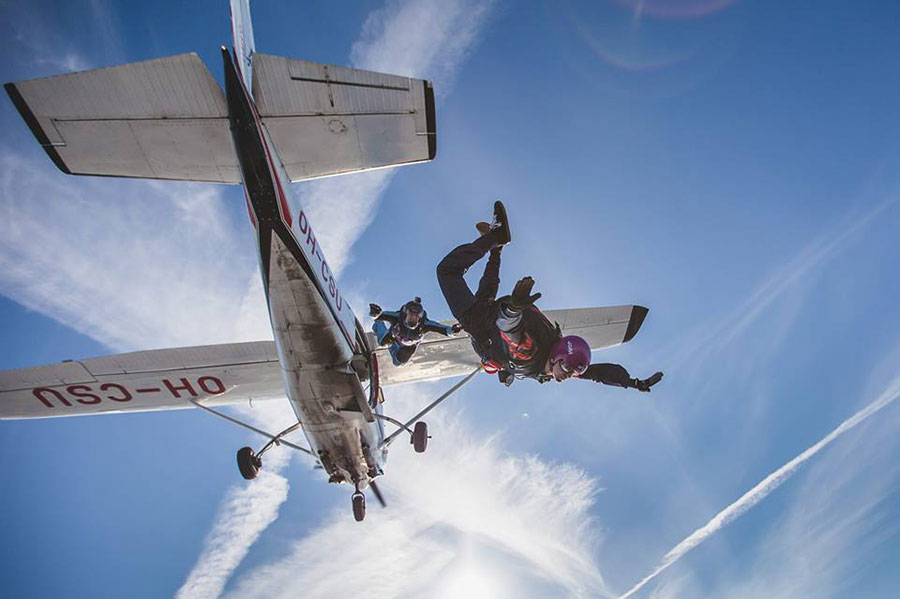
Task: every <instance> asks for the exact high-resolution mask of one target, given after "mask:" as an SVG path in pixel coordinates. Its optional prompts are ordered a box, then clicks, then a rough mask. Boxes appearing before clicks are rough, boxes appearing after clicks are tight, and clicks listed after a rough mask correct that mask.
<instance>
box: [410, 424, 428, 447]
mask: <svg viewBox="0 0 900 599" xmlns="http://www.w3.org/2000/svg"><path fill="white" fill-rule="evenodd" d="M412 444H413V449H415V450H416V453H422V452H423V451H425V448H426V447H428V425H427V424H425V423H424V422H417V423H416V426H415V427H413V434H412Z"/></svg>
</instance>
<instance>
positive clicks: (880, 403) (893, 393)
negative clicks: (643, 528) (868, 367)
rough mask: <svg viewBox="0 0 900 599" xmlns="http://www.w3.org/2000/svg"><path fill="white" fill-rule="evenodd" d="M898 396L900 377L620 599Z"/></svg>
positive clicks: (679, 547) (683, 544) (622, 598)
mask: <svg viewBox="0 0 900 599" xmlns="http://www.w3.org/2000/svg"><path fill="white" fill-rule="evenodd" d="M898 396H900V377H898V378H895V379H894V380H893V381H891V383H890V384H889V385H888V386H887V387H886V388H885V390H884V391H883V392H882V393H881V394H880V395H879V396H878V397H877V398H876V399H875V400H874V401H873V402H872V403H870V404H869V405H867V406H866V407H865V408H863V409H862V410H860V411H858V412H857V413H855V414H854V415H852V416H851V417H850V418H848V419H847V420H845V421H844V422H842V423H841V424H840V425H839V426H838V427H837V428H835V429H834V430H833V431H831V432H830V433H828V434H827V435H826V436H825V437H823V438H822V439H820V440H819V441H818V442H817V443H815V444H814V445H812V446H810V447H809V448H808V449H806V450H805V451H804V452H802V453H801V454H799V455H798V456H796V457H795V458H793V459H792V460H790V461H789V462H787V463H786V464H784V465H783V466H782V467H781V468H778V469H777V470H775V471H774V472H772V473H771V474H769V475H768V476H767V477H766V478H764V479H763V480H762V481H760V482H759V483H758V484H757V485H756V486H755V487H753V488H752V489H750V490H749V491H747V492H746V493H744V494H743V495H742V496H741V497H740V498H739V499H738V500H737V501H735V502H734V503H732V504H731V505H729V506H728V507H726V508H725V509H723V510H722V511H720V512H719V513H718V514H716V515H715V516H713V518H712V519H711V520H710V521H709V522H707V523H706V524H705V525H703V526H701V527H700V528H698V529H697V530H695V531H694V532H693V533H691V534H690V535H688V537H686V538H685V539H684V540H682V541H681V542H680V543H678V545H676V546H675V547H673V548H672V549H671V550H670V551H669V552H668V553H666V555H665V556H664V557H663V560H662V563H660V565H659V566H658V567H657V568H656V569H655V570H653V571H652V572H651V573H650V574H648V575H647V576H645V577H644V578H643V579H642V580H640V581H639V582H638V583H637V584H635V585H634V586H633V587H632V588H631V589H629V590H628V591H626V592H625V593H624V594H622V595H621V596H620V598H619V599H627V597H630V596H631V595H633V594H634V593H636V592H637V591H639V590H640V589H641V588H643V587H644V585H646V584H647V583H648V582H650V581H651V580H653V579H654V578H656V577H657V576H658V575H659V574H661V573H662V572H663V571H664V570H666V569H667V568H669V566H671V565H672V564H674V563H675V562H677V561H678V560H679V559H681V558H682V557H683V556H684V555H686V554H687V553H688V552H689V551H691V550H692V549H693V548H694V547H696V546H697V545H699V544H700V543H702V542H703V541H705V540H706V539H707V538H709V537H710V536H711V535H713V534H715V533H716V532H718V531H719V530H720V529H722V528H723V527H724V526H725V525H727V524H728V523H729V522H731V521H733V520H735V519H737V518H739V517H741V516H742V515H743V514H744V513H746V512H747V511H748V510H749V509H751V508H752V507H753V506H755V505H756V504H757V503H759V502H760V501H762V500H763V499H765V498H766V497H767V496H768V495H769V493H771V492H772V491H774V490H775V489H777V488H778V487H779V486H781V484H782V483H783V482H785V481H786V480H787V479H788V478H790V477H791V476H793V475H794V473H795V472H797V470H798V469H799V468H800V467H801V466H802V465H803V464H804V463H805V462H807V461H808V460H809V459H810V458H812V457H813V456H815V455H816V454H817V453H819V452H820V451H821V450H822V449H824V448H825V447H827V446H828V445H830V444H831V443H832V442H833V441H835V440H836V439H838V438H839V437H840V436H841V435H843V434H844V433H846V432H847V431H849V430H851V429H853V428H855V427H856V426H858V425H859V424H861V423H862V422H864V421H866V420H867V419H868V418H870V417H871V416H873V415H874V414H876V413H877V412H878V411H880V410H881V409H883V408H885V407H886V406H888V405H889V404H890V403H892V402H893V401H894V400H895V399H897V397H898Z"/></svg>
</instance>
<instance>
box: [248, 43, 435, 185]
mask: <svg viewBox="0 0 900 599" xmlns="http://www.w3.org/2000/svg"><path fill="white" fill-rule="evenodd" d="M253 98H254V101H255V102H256V106H257V109H258V110H259V116H260V118H261V119H262V122H263V125H265V127H266V129H267V130H268V132H269V135H270V136H271V138H272V141H273V143H274V144H275V148H276V150H277V151H278V154H279V156H280V157H281V161H282V163H283V164H284V167H285V169H286V170H287V173H288V176H289V177H290V179H291V181H300V180H303V179H313V178H316V177H326V176H330V175H339V174H343V173H351V172H355V171H363V170H369V169H375V168H383V167H388V166H395V165H400V164H410V163H414V162H422V161H425V160H431V159H433V158H434V156H435V153H436V151H437V141H436V140H437V136H436V131H435V128H436V124H435V109H434V93H433V91H432V87H431V83H429V82H428V81H424V80H422V79H410V78H408V77H398V76H395V75H385V74H382V73H374V72H371V71H362V70H359V69H351V68H348V67H339V66H332V65H326V64H319V63H314V62H309V61H306V60H296V59H290V58H283V57H280V56H270V55H267V54H259V53H257V54H254V55H253Z"/></svg>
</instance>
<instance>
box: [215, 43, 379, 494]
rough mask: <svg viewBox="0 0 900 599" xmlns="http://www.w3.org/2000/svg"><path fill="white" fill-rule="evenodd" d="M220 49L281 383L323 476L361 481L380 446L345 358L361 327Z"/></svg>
mask: <svg viewBox="0 0 900 599" xmlns="http://www.w3.org/2000/svg"><path fill="white" fill-rule="evenodd" d="M223 58H224V59H225V71H226V75H225V92H226V99H227V102H228V111H229V118H230V120H231V132H232V138H233V140H234V146H235V150H236V154H237V156H238V159H239V163H240V168H241V174H242V178H243V184H244V190H245V197H246V200H247V209H248V215H249V218H250V221H251V223H252V225H253V227H254V231H255V233H256V238H257V244H258V249H259V265H260V272H261V275H262V282H263V289H264V290H265V293H266V300H267V306H268V309H269V316H270V320H271V324H272V332H273V335H274V337H275V345H276V348H277V352H278V359H279V362H280V365H281V374H282V378H283V380H284V386H285V392H286V394H287V397H288V399H289V401H290V403H291V406H292V408H293V410H294V412H295V414H296V415H297V418H298V419H299V421H300V423H301V425H302V428H303V431H304V433H305V435H306V438H307V440H308V441H309V444H310V446H311V448H312V450H313V451H314V452H315V453H316V454H317V455H318V456H319V461H320V463H321V464H322V466H323V468H324V469H325V470H326V471H327V472H328V474H329V475H330V480H332V481H333V482H351V483H360V484H361V486H365V485H366V484H367V483H368V481H369V480H370V479H372V478H374V477H375V476H377V475H378V474H380V473H381V470H382V466H383V463H384V457H385V453H386V452H384V451H383V450H381V449H379V448H378V445H379V443H380V441H381V440H382V439H383V435H384V433H383V429H382V426H381V423H380V421H379V420H377V419H375V417H374V416H373V413H372V412H373V407H372V406H370V405H369V404H368V403H367V395H366V392H365V391H364V389H363V387H362V383H361V382H360V376H359V373H358V372H357V370H355V369H354V368H353V366H352V364H353V363H354V362H356V363H357V364H359V363H363V364H364V363H365V361H366V359H367V356H368V350H367V347H366V340H365V333H364V332H363V331H362V329H361V327H360V325H359V323H358V321H357V319H356V317H355V315H354V313H353V311H352V309H351V308H350V306H349V304H348V303H347V302H346V300H345V298H344V297H343V295H341V292H340V289H339V287H338V284H337V282H336V280H335V278H334V275H333V274H332V272H331V269H330V268H329V266H328V262H327V260H326V259H325V255H324V252H323V250H322V247H321V244H320V243H319V241H318V238H317V237H316V233H315V231H314V230H313V226H312V223H311V222H310V219H309V216H308V214H307V213H306V211H305V210H304V208H303V206H302V204H301V202H300V201H299V199H298V198H296V197H292V196H291V195H289V192H290V187H289V178H288V177H287V175H286V173H285V172H284V168H283V166H282V164H281V161H280V160H279V158H278V155H277V153H276V151H275V146H274V144H273V143H272V142H271V139H270V138H269V134H268V132H267V131H266V128H265V127H264V126H263V124H262V122H261V120H260V118H259V115H258V113H257V109H256V106H255V104H254V102H253V99H252V95H251V93H250V91H249V90H248V89H247V86H246V85H245V79H244V78H243V77H242V75H241V72H240V70H239V68H238V67H237V66H236V65H235V61H234V60H233V58H232V55H231V54H230V53H229V52H228V51H227V50H225V49H224V48H223ZM354 358H356V360H354ZM374 409H376V410H377V409H379V406H375V408H374Z"/></svg>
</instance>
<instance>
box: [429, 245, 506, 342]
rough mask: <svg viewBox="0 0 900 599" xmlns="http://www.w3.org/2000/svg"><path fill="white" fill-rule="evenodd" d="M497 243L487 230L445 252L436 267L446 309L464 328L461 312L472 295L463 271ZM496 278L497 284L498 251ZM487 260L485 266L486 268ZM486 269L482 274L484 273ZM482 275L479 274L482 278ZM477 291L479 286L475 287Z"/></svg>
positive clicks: (470, 303) (462, 313)
mask: <svg viewBox="0 0 900 599" xmlns="http://www.w3.org/2000/svg"><path fill="white" fill-rule="evenodd" d="M496 245H497V240H496V238H495V234H494V233H493V232H490V233H488V234H486V235H482V236H481V237H479V238H478V239H476V240H475V241H473V242H472V243H465V244H463V245H461V246H459V247H457V248H454V249H453V251H451V252H450V253H449V254H447V255H446V256H444V259H443V260H441V261H440V263H439V264H438V266H437V278H438V284H439V285H440V287H441V293H443V294H444V299H445V300H447V306H448V307H449V308H450V312H451V313H452V314H453V316H454V317H455V318H456V319H457V320H458V321H459V323H460V324H461V325H463V328H465V326H466V323H465V322H464V321H465V313H466V312H467V311H468V310H469V308H471V307H472V305H473V304H474V303H475V294H473V293H472V290H471V289H469V285H468V284H467V283H466V280H465V278H464V277H465V274H466V271H468V270H469V267H470V266H472V265H473V264H475V263H476V262H478V261H479V260H481V258H483V257H484V255H485V254H487V253H488V252H489V251H490V250H491V248H493V247H494V246H496ZM495 262H496V268H497V279H498V285H499V269H500V261H499V254H498V255H497V259H496V261H495ZM490 266H491V265H490V261H489V263H488V267H490ZM487 270H488V269H487V268H486V269H485V273H486V274H487ZM482 278H483V277H482ZM479 291H481V287H480V286H479Z"/></svg>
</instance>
